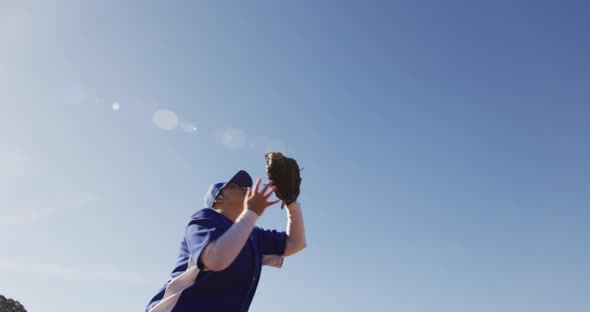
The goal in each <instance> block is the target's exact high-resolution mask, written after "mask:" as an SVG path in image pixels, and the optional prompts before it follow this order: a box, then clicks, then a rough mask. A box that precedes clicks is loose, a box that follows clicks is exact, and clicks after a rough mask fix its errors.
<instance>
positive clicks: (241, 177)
mask: <svg viewBox="0 0 590 312" xmlns="http://www.w3.org/2000/svg"><path fill="white" fill-rule="evenodd" d="M232 182H233V183H235V184H236V185H238V186H239V187H252V178H251V177H250V175H249V174H248V172H246V171H244V170H240V171H238V173H236V174H235V175H234V176H233V177H232V178H231V179H229V181H227V182H217V183H214V184H211V186H209V190H208V191H207V193H206V194H205V198H204V201H205V208H213V204H214V203H215V197H217V195H219V193H220V192H221V190H223V188H224V187H225V186H226V185H228V184H229V183H232Z"/></svg>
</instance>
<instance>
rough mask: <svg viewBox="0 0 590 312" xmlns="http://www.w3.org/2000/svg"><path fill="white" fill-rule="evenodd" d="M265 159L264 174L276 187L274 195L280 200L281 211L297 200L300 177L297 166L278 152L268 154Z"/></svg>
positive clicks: (295, 162) (294, 161)
mask: <svg viewBox="0 0 590 312" xmlns="http://www.w3.org/2000/svg"><path fill="white" fill-rule="evenodd" d="M264 157H265V158H266V174H267V175H268V179H269V180H272V182H273V185H275V186H276V187H277V189H276V190H275V195H276V196H277V198H279V199H281V200H282V201H283V203H282V204H281V209H282V208H283V207H284V206H285V204H286V205H289V204H291V203H293V202H295V201H296V200H297V197H298V196H299V187H300V185H301V176H300V170H299V165H298V164H297V161H296V160H295V159H293V158H289V157H286V156H284V155H283V154H282V153H279V152H270V153H266V154H265V155H264Z"/></svg>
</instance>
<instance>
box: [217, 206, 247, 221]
mask: <svg viewBox="0 0 590 312" xmlns="http://www.w3.org/2000/svg"><path fill="white" fill-rule="evenodd" d="M242 209H243V207H224V206H221V207H215V208H213V210H215V211H217V212H219V213H221V214H222V215H224V216H225V217H226V218H228V219H230V220H231V221H232V222H235V221H236V219H237V218H238V216H239V215H240V214H241V213H242Z"/></svg>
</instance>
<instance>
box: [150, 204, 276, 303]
mask: <svg viewBox="0 0 590 312" xmlns="http://www.w3.org/2000/svg"><path fill="white" fill-rule="evenodd" d="M232 224H233V222H232V221H231V220H230V219H228V218H227V217H225V216H224V215H222V214H221V213H218V212H216V211H215V210H213V209H210V208H205V209H202V210H199V211H198V212H196V213H195V214H194V215H193V216H192V217H191V220H190V222H189V223H188V225H187V227H186V230H185V235H184V238H183V240H182V242H181V245H180V252H179V255H178V260H177V262H176V265H175V266H174V270H173V271H172V274H171V280H173V279H174V278H175V277H178V276H180V275H181V274H183V273H185V271H187V268H189V267H190V265H189V258H190V259H191V261H193V260H194V262H195V264H196V266H197V267H198V269H200V271H199V272H198V275H197V277H196V279H195V281H194V283H193V284H192V285H190V286H188V287H186V288H184V290H182V292H181V293H180V295H179V296H178V300H177V301H176V302H175V304H174V305H173V308H172V309H171V310H170V311H171V312H184V311H221V312H223V311H248V308H249V307H250V304H251V303H252V299H253V298H254V293H255V292H256V288H257V286H258V281H259V279H260V272H261V268H262V258H263V256H264V255H283V254H284V253H285V248H286V243H287V234H286V233H285V232H278V231H275V230H264V229H261V228H259V227H254V229H253V230H252V233H251V234H250V238H249V239H248V240H247V241H246V244H245V245H244V248H242V250H241V251H240V253H239V254H238V256H237V257H236V259H235V260H234V262H233V263H232V264H231V265H230V266H229V267H227V268H226V269H225V270H222V271H217V272H214V271H207V270H204V269H205V268H204V266H203V263H201V261H200V259H199V258H200V257H199V256H200V254H201V252H202V251H203V249H204V248H205V247H206V246H207V244H209V243H210V242H212V241H214V240H216V239H217V238H219V237H220V236H221V235H222V234H223V233H225V231H227V230H228V229H229V228H230V227H231V226H232ZM171 280H168V282H166V284H165V285H164V287H162V289H161V290H160V291H159V292H158V294H156V296H154V298H152V300H151V301H150V302H149V304H148V306H147V308H146V311H149V310H150V309H151V308H152V307H153V306H155V305H156V304H158V302H160V300H162V298H163V297H164V293H165V291H166V287H167V286H168V284H169V283H170V281H171Z"/></svg>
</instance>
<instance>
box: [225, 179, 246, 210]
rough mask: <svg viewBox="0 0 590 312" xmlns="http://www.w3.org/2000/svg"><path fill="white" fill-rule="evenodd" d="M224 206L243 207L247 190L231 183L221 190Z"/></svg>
mask: <svg viewBox="0 0 590 312" xmlns="http://www.w3.org/2000/svg"><path fill="white" fill-rule="evenodd" d="M221 195H222V196H223V202H224V204H231V205H242V204H243V203H244V197H245V196H246V188H245V187H239V186H238V185H237V184H235V183H229V184H228V185H226V186H225V188H223V190H221Z"/></svg>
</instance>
